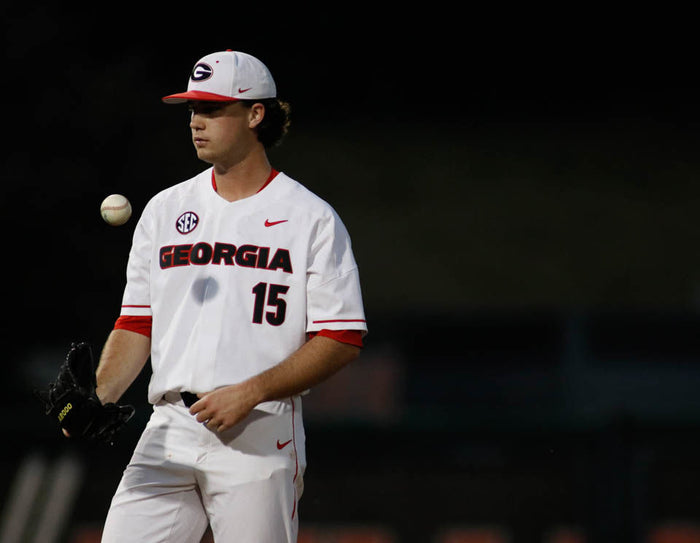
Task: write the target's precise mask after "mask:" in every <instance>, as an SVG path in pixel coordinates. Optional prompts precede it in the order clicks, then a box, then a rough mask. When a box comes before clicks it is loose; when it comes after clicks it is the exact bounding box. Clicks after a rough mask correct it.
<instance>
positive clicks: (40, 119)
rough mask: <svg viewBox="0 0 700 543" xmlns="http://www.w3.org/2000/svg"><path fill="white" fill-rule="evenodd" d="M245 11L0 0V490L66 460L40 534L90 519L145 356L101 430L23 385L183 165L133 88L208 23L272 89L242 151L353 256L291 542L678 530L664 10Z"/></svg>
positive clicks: (681, 257) (679, 61)
mask: <svg viewBox="0 0 700 543" xmlns="http://www.w3.org/2000/svg"><path fill="white" fill-rule="evenodd" d="M263 8H265V6H235V7H223V6H222V5H219V4H216V3H213V4H202V5H190V6H186V8H185V9H182V8H175V7H174V6H157V7H150V6H144V5H128V4H120V5H110V6H98V7H95V8H92V9H84V8H80V9H78V8H66V7H65V6H63V5H56V6H54V7H42V6H40V5H36V4H31V5H29V4H28V5H26V6H19V7H17V6H13V7H9V8H3V13H2V29H3V33H2V37H3V40H4V43H3V54H4V68H5V75H4V77H3V85H2V89H3V95H4V106H5V108H4V111H3V113H4V115H3V120H4V123H3V126H4V128H5V140H4V141H5V144H4V146H3V154H2V158H3V169H2V173H3V180H4V190H3V192H2V194H3V196H2V198H1V199H0V201H1V202H2V217H3V226H4V228H3V229H2V232H3V234H4V236H3V241H4V244H3V249H4V251H3V253H4V255H3V256H4V257H3V259H2V266H3V268H4V270H5V272H4V273H5V277H6V282H5V285H6V286H5V296H4V300H5V320H6V325H5V326H3V339H4V341H3V345H4V349H3V350H4V353H5V371H4V373H3V374H4V375H5V383H6V392H5V394H4V396H5V413H6V416H5V426H6V431H5V435H6V436H7V437H6V444H5V446H4V447H3V454H2V455H1V456H0V459H1V460H2V466H1V470H0V478H1V479H0V483H2V484H1V485H0V497H1V498H2V503H3V505H4V508H5V509H4V510H5V515H8V514H9V513H8V511H14V510H12V504H13V503H16V502H17V500H16V499H15V497H16V494H14V493H13V492H14V490H13V489H15V488H16V486H13V485H15V484H16V483H17V481H19V480H20V479H21V474H22V473H23V471H22V469H23V466H24V467H27V466H29V468H31V469H30V471H32V470H34V471H32V473H35V474H36V473H40V474H41V477H39V479H40V480H41V481H42V482H43V486H42V488H41V489H39V490H38V491H37V494H36V496H35V497H34V499H33V500H31V501H30V502H29V503H30V505H29V507H30V509H31V510H30V516H31V518H35V519H39V518H43V517H42V516H41V515H42V514H43V512H45V511H46V510H47V505H46V504H47V503H52V502H53V498H52V495H51V494H50V492H51V490H50V488H52V487H51V481H52V479H51V477H50V475H49V472H50V471H51V469H53V468H54V467H56V466H59V468H60V466H62V465H63V464H60V462H61V459H63V458H68V459H69V460H71V459H72V460H75V459H77V466H78V467H77V469H78V472H79V473H80V474H81V475H80V476H79V477H78V476H76V477H74V478H73V479H74V480H75V481H76V488H74V489H73V491H72V492H69V491H67V490H64V493H63V500H62V502H63V504H64V506H65V507H66V509H65V510H63V512H62V514H61V515H58V517H59V518H60V519H61V520H62V521H63V523H59V524H57V525H56V527H55V529H54V530H53V531H54V534H55V535H56V540H57V541H65V542H67V543H75V542H77V541H79V538H80V537H81V536H80V534H85V530H87V529H93V530H95V531H99V525H100V523H101V521H102V519H103V517H104V513H105V511H106V508H107V506H108V503H109V499H110V497H111V493H112V491H113V489H114V487H115V485H116V483H117V482H118V479H119V476H120V474H121V470H122V469H123V466H124V464H125V463H126V461H127V460H128V457H129V455H130V452H131V448H132V447H133V445H134V443H135V440H136V439H137V438H138V434H139V432H140V430H141V428H142V427H143V424H145V420H146V418H147V415H148V406H147V405H145V403H144V391H145V384H146V379H147V375H143V376H141V378H140V379H139V381H137V383H136V384H135V385H134V387H133V388H132V390H130V391H129V393H128V394H127V395H128V397H127V398H125V401H130V402H132V403H134V404H135V405H137V407H138V408H139V411H138V414H137V416H136V417H135V419H134V422H133V423H132V424H131V426H130V428H129V429H128V430H127V431H126V432H125V434H124V437H123V440H122V441H121V442H120V443H119V444H118V445H117V446H115V447H113V448H111V449H103V448H98V447H94V446H90V445H84V444H76V443H67V442H66V441H65V440H62V439H60V438H59V436H58V435H57V433H56V429H55V428H54V427H53V426H52V425H51V424H50V423H49V421H48V420H46V418H45V417H44V416H43V414H42V413H41V410H40V408H39V406H38V405H37V404H36V402H35V401H34V400H33V398H32V397H31V390H32V388H35V387H36V386H42V385H43V384H44V383H46V382H48V380H50V379H51V378H52V377H53V376H54V374H55V371H56V369H57V367H58V364H59V363H60V360H61V359H62V357H63V356H64V353H65V351H66V349H67V347H68V345H69V344H70V342H71V341H75V340H77V339H87V340H89V341H92V342H93V343H94V344H96V345H101V344H102V342H103V341H104V339H105V338H106V336H107V334H108V332H109V330H110V329H111V326H112V324H113V322H114V320H115V318H116V317H117V315H118V312H119V305H120V302H121V291H122V288H123V286H124V279H125V277H124V267H125V264H126V258H127V253H128V249H129V246H130V241H131V234H132V232H133V227H134V225H135V221H136V219H137V218H138V215H139V213H140V211H141V210H142V209H143V206H144V205H145V203H146V202H147V200H148V198H149V197H150V196H151V195H153V194H154V193H155V192H157V191H158V190H160V189H162V188H165V187H167V186H169V185H171V184H173V183H175V182H179V181H181V180H184V179H186V178H187V177H189V176H191V175H193V174H194V173H196V172H198V171H200V170H201V169H202V168H203V167H206V165H203V164H202V163H199V162H198V161H197V160H196V158H195V155H194V152H193V151H192V149H191V144H190V141H189V129H188V126H187V118H188V115H187V112H186V111H185V110H184V108H179V107H176V106H165V105H163V104H162V103H161V102H160V98H161V97H162V96H164V95H166V94H170V93H173V92H178V91H181V90H184V88H185V87H186V83H187V76H188V73H189V71H190V69H191V67H192V66H193V64H194V63H195V62H196V60H197V59H199V58H200V57H202V56H204V55H206V54H208V53H210V52H213V51H217V50H222V49H226V48H231V49H238V50H242V51H246V52H248V53H251V54H253V55H255V56H257V57H258V58H260V59H261V60H263V61H264V62H265V63H266V64H267V65H268V67H269V68H270V69H271V71H272V73H273V74H274V76H275V79H276V81H277V85H278V91H279V94H280V96H281V97H283V98H286V99H288V100H289V101H290V102H291V104H292V108H293V117H292V119H293V124H292V130H291V133H290V134H289V136H288V138H287V139H286V140H285V142H284V143H283V145H282V146H281V147H280V148H278V149H275V150H274V151H273V152H272V153H271V157H272V162H273V164H274V165H275V166H276V167H277V168H278V169H281V170H283V171H285V172H286V173H288V174H289V175H291V176H292V177H294V178H296V179H298V180H299V181H301V182H303V183H304V184H306V185H307V186H308V187H309V188H311V189H312V190H314V191H315V192H317V193H318V194H319V195H321V196H322V197H324V198H326V199H327V200H328V201H329V202H331V203H332V204H333V206H334V207H335V208H336V209H337V210H338V212H339V213H340V215H341V216H342V217H343V219H344V221H345V223H346V225H347V227H348V229H349V230H350V232H351V235H352V238H353V244H354V248H355V255H356V258H357V260H358V263H359V266H360V270H361V275H362V280H363V292H364V296H365V304H366V311H367V317H368V321H369V327H370V335H369V336H368V338H367V346H366V348H365V352H364V355H363V357H362V358H361V359H360V360H359V361H358V362H357V364H355V365H354V366H353V367H351V368H348V369H347V371H346V372H344V373H343V374H342V375H341V374H339V375H338V376H336V377H334V378H333V379H332V380H331V381H329V382H328V383H326V384H325V385H323V386H321V387H319V389H318V390H317V391H315V392H314V393H313V394H312V395H311V396H309V398H308V400H307V433H308V456H309V469H308V471H307V477H306V480H307V485H306V492H305V496H304V498H303V500H302V502H301V518H302V527H303V528H304V529H305V530H306V537H308V538H309V539H308V541H311V540H312V539H310V538H311V536H312V530H318V532H314V533H325V534H326V536H327V537H328V538H329V539H326V540H324V541H339V539H331V536H330V535H329V534H330V533H331V532H332V531H333V530H336V531H337V530H340V529H341V528H342V529H344V530H346V531H347V530H351V529H355V528H357V527H370V528H373V529H376V530H378V531H379V533H382V534H384V536H385V538H384V539H382V540H381V541H392V542H399V541H401V542H404V541H406V542H413V541H416V542H435V543H443V542H445V541H448V539H447V537H448V536H447V535H445V534H447V533H450V530H461V531H462V533H464V532H465V531H466V530H474V529H488V530H490V531H491V532H490V533H492V534H495V535H498V534H505V535H504V536H503V537H504V538H503V539H500V540H499V541H506V540H507V541H509V542H511V543H521V542H526V541H528V542H529V541H533V542H535V541H538V542H539V541H541V542H548V543H555V542H563V541H565V540H564V539H563V538H560V539H556V537H555V534H562V533H565V532H567V531H568V533H572V534H575V535H577V536H578V537H584V538H585V541H587V542H604V543H605V542H624V541H629V542H632V541H634V542H642V541H644V542H647V541H648V542H651V541H654V542H660V541H671V540H662V539H661V536H660V534H661V530H662V529H667V530H670V528H673V527H675V528H677V529H678V530H680V529H681V527H686V529H689V530H690V529H693V527H694V526H697V525H700V513H698V511H700V507H699V506H700V492H699V491H698V490H697V487H698V484H697V483H698V479H700V473H698V469H697V458H698V452H700V450H699V449H700V442H699V441H698V438H697V437H696V435H697V429H698V425H699V423H700V399H698V398H697V394H696V390H697V386H696V385H697V384H698V383H700V359H699V355H700V351H698V347H699V341H698V325H699V324H700V315H699V314H698V303H699V302H700V259H699V257H698V251H697V245H698V240H699V239H700V222H699V221H698V220H697V217H696V207H697V201H698V196H699V195H700V184H698V182H697V178H698V173H700V155H699V154H698V149H699V148H700V146H699V144H700V141H699V138H700V124H699V121H700V110H699V108H698V97H697V94H698V93H697V91H698V84H697V82H696V73H697V45H696V43H695V42H694V34H693V29H692V27H691V23H692V17H691V16H690V15H689V14H686V13H683V12H672V11H670V10H668V11H666V12H664V11H659V10H658V9H655V10H654V11H649V12H643V11H641V10H640V9H639V8H637V7H635V9H634V11H633V10H631V9H630V10H623V9H619V10H618V11H617V12H615V11H612V10H611V9H610V8H605V9H603V8H600V9H596V8H594V7H591V6H586V7H585V8H584V7H581V9H580V10H576V9H569V10H557V9H554V8H547V9H544V8H542V9H539V10H538V9H537V8H534V7H531V6H530V7H528V8H527V9H519V10H514V9H513V8H506V7H504V6H497V7H494V8H492V9H486V8H483V7H480V8H474V7H472V6H467V7H464V6H463V7H461V8H455V7H452V6H441V5H439V4H430V5H424V6H414V7H408V6H400V7H396V6H382V5H380V4H376V5H367V6H362V5H359V4H352V5H340V6H332V7H328V8H326V7H324V8H322V9H316V10H311V9H309V10H304V9H298V8H297V9H288V10H280V9H277V8H272V7H269V8H267V9H263ZM115 192H118V193H122V194H125V195H126V196H127V197H128V198H129V199H130V200H131V203H132V205H133V207H134V214H135V216H134V218H133V219H132V220H131V221H130V222H129V223H127V224H126V225H125V226H123V227H119V228H114V227H109V226H107V225H106V224H105V223H103V222H102V220H101V219H100V216H99V204H100V202H101V201H102V199H103V198H104V197H105V196H107V195H108V194H111V193H115ZM35 460H36V462H37V463H36V464H32V463H30V461H35ZM70 465H72V466H73V467H74V468H75V466H76V465H73V464H70ZM32 466H34V467H32ZM36 466H39V467H42V466H43V469H46V470H47V472H46V475H44V474H43V472H41V470H40V468H38V467H36ZM29 468H28V469H29ZM60 469H63V472H64V473H72V472H70V471H68V468H65V467H64V468H60ZM60 469H59V471H60ZM37 470H39V471H37ZM32 515H33V516H32ZM4 518H5V519H6V517H4ZM15 518H16V517H15ZM5 526H7V521H5ZM323 530H326V532H323ZM558 530H559V531H558ZM27 531H28V532H29V533H30V534H31V533H32V531H36V523H34V524H33V525H32V526H30V527H29V528H27ZM334 533H335V532H334ZM441 534H442V535H441ZM28 537H29V536H28V535H25V539H23V540H22V541H30V539H29V538H28ZM84 537H85V538H86V539H83V540H81V541H85V542H87V541H88V539H87V537H88V536H87V535H85V536H84ZM441 537H442V539H440V538H441ZM696 537H697V536H696ZM654 538H656V539H654ZM695 540H700V539H695ZM8 541H10V540H9V538H8ZM314 541H318V539H317V540H314ZM355 541H369V539H362V540H361V539H360V538H359V536H358V538H356V539H355ZM373 541H377V540H376V539H375V540H373ZM451 541H457V540H456V539H455V540H451ZM459 541H467V540H466V539H464V540H459ZM470 541H474V540H470ZM493 541H496V540H495V539H494V540H493ZM566 541H583V539H579V540H574V539H568V540H566Z"/></svg>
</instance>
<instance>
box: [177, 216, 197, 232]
mask: <svg viewBox="0 0 700 543" xmlns="http://www.w3.org/2000/svg"><path fill="white" fill-rule="evenodd" d="M198 224H199V217H198V216H197V214H196V213H195V212H194V211H185V212H184V213H183V214H182V215H180V216H179V217H178V218H177V221H176V222H175V228H176V229H177V231H178V232H180V234H189V233H190V232H192V230H194V229H195V228H197V225H198Z"/></svg>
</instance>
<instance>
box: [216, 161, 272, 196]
mask: <svg viewBox="0 0 700 543" xmlns="http://www.w3.org/2000/svg"><path fill="white" fill-rule="evenodd" d="M270 171H271V166H270V162H269V161H268V159H267V156H266V155H265V154H264V153H262V154H258V155H254V156H250V157H248V158H246V160H244V161H241V162H238V163H236V164H233V165H222V164H215V165H214V180H215V186H216V192H217V193H218V194H219V196H221V197H222V198H223V199H224V200H228V201H229V202H235V201H236V200H242V199H243V198H248V197H249V196H252V195H253V194H255V193H256V192H258V191H259V190H260V188H261V187H262V186H263V185H264V184H265V181H267V179H268V177H269V176H270Z"/></svg>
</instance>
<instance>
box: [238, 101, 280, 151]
mask: <svg viewBox="0 0 700 543" xmlns="http://www.w3.org/2000/svg"><path fill="white" fill-rule="evenodd" d="M241 102H242V103H243V104H244V105H245V106H246V107H252V105H253V104H262V105H264V106H265V116H264V117H263V120H262V121H261V122H260V124H259V125H258V126H257V127H256V130H257V133H258V140H259V141H260V143H262V144H263V147H265V149H270V148H272V147H275V146H277V145H279V144H280V143H281V142H282V139H283V138H284V136H285V135H286V134H287V132H288V130H289V125H290V124H291V119H290V113H291V107H290V105H289V103H288V102H285V101H283V100H280V99H279V98H267V99H265V100H241Z"/></svg>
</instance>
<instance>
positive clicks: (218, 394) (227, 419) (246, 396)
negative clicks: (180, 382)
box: [190, 383, 259, 432]
mask: <svg viewBox="0 0 700 543" xmlns="http://www.w3.org/2000/svg"><path fill="white" fill-rule="evenodd" d="M197 396H199V398H200V399H199V400H198V401H196V402H195V403H194V404H193V405H192V407H190V413H191V414H192V415H195V418H196V419H197V422H201V423H203V424H205V425H206V427H207V428H209V429H210V430H213V431H215V432H223V431H225V430H228V429H229V428H232V427H233V426H235V425H236V424H238V423H239V422H241V421H242V420H243V419H244V418H246V417H247V416H248V414H249V413H250V412H251V411H252V410H253V408H254V407H255V406H256V405H257V404H258V403H259V402H258V400H257V399H256V398H255V396H254V394H252V393H251V391H250V390H249V387H248V386H247V385H246V383H240V384H236V385H229V386H225V387H222V388H218V389H216V390H213V391H212V392H208V393H206V394H198V395H197Z"/></svg>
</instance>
